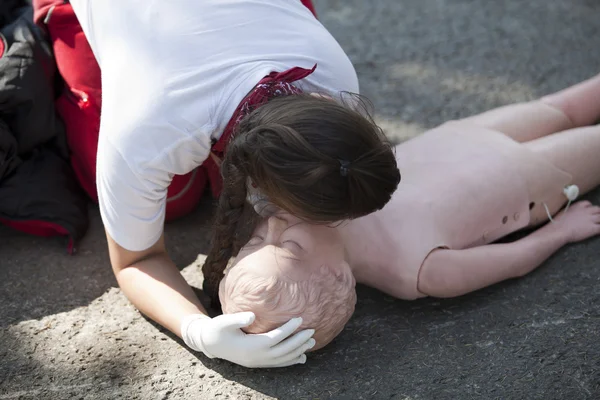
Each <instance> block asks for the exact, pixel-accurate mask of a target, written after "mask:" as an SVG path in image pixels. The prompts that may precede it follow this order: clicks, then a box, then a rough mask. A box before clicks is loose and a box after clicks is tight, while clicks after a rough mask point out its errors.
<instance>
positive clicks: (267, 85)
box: [204, 64, 317, 197]
mask: <svg viewBox="0 0 600 400" xmlns="http://www.w3.org/2000/svg"><path fill="white" fill-rule="evenodd" d="M316 68H317V66H316V64H315V66H314V67H312V69H305V68H300V67H294V68H291V69H288V70H286V71H283V72H271V73H270V74H269V75H267V76H265V77H264V78H263V79H261V80H260V82H258V84H257V85H256V86H255V87H254V89H252V91H250V93H248V95H247V96H246V97H245V98H244V99H243V100H242V102H241V103H240V105H239V106H238V107H237V109H236V110H235V112H234V113H233V116H232V117H231V119H230V120H229V123H228V124H227V126H226V127H225V130H223V134H222V135H221V138H220V139H219V140H218V141H217V142H216V143H214V144H213V146H212V154H214V156H216V157H217V158H218V159H222V158H223V155H224V154H225V150H226V148H227V145H228V144H229V142H230V141H231V139H232V138H233V132H234V129H235V127H236V126H237V124H238V123H239V122H240V121H241V120H242V119H243V118H244V117H245V116H246V115H248V114H249V113H251V112H252V111H254V110H255V109H257V108H258V107H259V106H261V105H263V104H265V103H266V102H267V101H269V100H270V99H273V98H275V97H279V96H288V95H291V94H299V93H302V90H300V89H299V88H298V87H296V86H294V85H292V82H295V81H297V80H300V79H303V78H306V77H307V76H308V75H310V74H312V73H313V72H314V71H315V69H316ZM204 167H205V168H206V170H207V172H208V175H209V179H210V183H211V187H212V192H213V195H214V196H215V197H217V196H219V194H220V193H221V189H222V187H223V183H222V182H221V173H220V171H219V166H218V165H217V163H216V162H215V159H214V158H213V157H210V158H208V159H207V160H206V161H205V162H204Z"/></svg>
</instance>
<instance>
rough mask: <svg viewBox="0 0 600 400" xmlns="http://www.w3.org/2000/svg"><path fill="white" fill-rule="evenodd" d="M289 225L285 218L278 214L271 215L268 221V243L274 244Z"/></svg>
mask: <svg viewBox="0 0 600 400" xmlns="http://www.w3.org/2000/svg"><path fill="white" fill-rule="evenodd" d="M287 227H288V223H287V221H286V220H285V219H283V218H279V217H277V216H274V215H273V216H271V217H269V219H268V221H267V229H268V231H267V237H266V238H265V240H266V241H267V243H270V244H274V243H276V242H277V241H278V240H279V237H280V236H281V234H282V233H283V231H285V230H286V229H287Z"/></svg>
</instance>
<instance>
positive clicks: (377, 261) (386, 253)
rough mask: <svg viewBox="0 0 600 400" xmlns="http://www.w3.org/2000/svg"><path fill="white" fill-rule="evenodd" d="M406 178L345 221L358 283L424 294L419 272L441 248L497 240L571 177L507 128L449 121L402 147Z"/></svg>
mask: <svg viewBox="0 0 600 400" xmlns="http://www.w3.org/2000/svg"><path fill="white" fill-rule="evenodd" d="M396 155H397V160H398V166H399V168H400V173H401V175H402V180H401V182H400V184H399V186H398V190H397V191H396V193H395V194H394V196H393V197H392V199H391V200H390V202H389V203H388V204H387V205H386V206H385V207H384V208H383V209H382V210H380V211H377V212H375V213H373V214H370V215H368V216H366V217H363V218H359V219H356V220H353V221H350V222H346V223H344V224H342V225H340V226H339V227H338V229H339V231H340V233H341V236H342V240H343V241H344V244H345V248H346V256H347V261H348V262H349V264H350V266H351V268H352V269H353V272H354V275H355V277H356V280H357V282H359V283H363V284H366V285H368V286H372V287H374V288H377V289H379V290H381V291H383V292H386V293H388V294H390V295H392V296H395V297H398V298H403V299H415V298H418V297H423V296H424V295H423V294H422V293H420V292H419V291H418V289H417V281H418V274H419V270H420V268H421V265H422V264H423V262H424V260H425V258H426V257H427V255H428V254H429V253H430V252H431V251H433V250H435V249H436V248H449V249H465V248H470V247H474V246H481V245H485V244H488V243H491V242H493V241H495V240H497V239H499V238H501V237H503V236H506V235H508V234H510V233H512V232H515V231H517V230H519V229H522V228H525V227H527V226H529V225H530V224H532V223H534V222H535V221H533V220H532V218H531V216H530V206H531V205H532V204H533V205H534V207H543V206H542V204H543V203H544V202H547V201H549V199H550V198H552V197H553V196H556V193H561V191H562V189H563V188H564V186H566V185H568V184H570V183H571V176H570V175H569V174H566V173H565V172H563V171H561V170H558V169H557V168H556V167H554V166H553V165H552V164H550V163H548V162H547V161H545V160H543V159H541V158H540V157H539V156H538V155H537V154H534V153H532V152H531V151H529V150H528V149H527V148H525V146H523V145H521V144H519V143H516V142H514V141H513V140H512V139H510V138H508V137H506V136H505V135H503V134H501V133H499V132H495V131H491V130H488V129H484V128H481V127H478V126H473V125H470V124H466V123H463V122H449V123H446V124H444V125H442V126H440V127H438V128H435V129H433V130H430V131H428V132H427V133H425V134H423V135H421V136H419V137H417V138H415V139H412V140H409V141H407V142H404V143H403V144H401V145H398V146H396Z"/></svg>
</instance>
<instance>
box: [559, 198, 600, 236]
mask: <svg viewBox="0 0 600 400" xmlns="http://www.w3.org/2000/svg"><path fill="white" fill-rule="evenodd" d="M554 226H555V227H556V228H557V229H559V230H560V231H561V232H562V233H563V234H564V235H565V238H566V240H567V241H568V242H569V243H573V242H579V241H581V240H585V239H588V238H590V237H592V236H595V235H599V234H600V207H598V206H595V205H593V204H592V203H590V202H589V201H579V202H577V203H575V204H573V205H571V207H569V209H568V210H567V211H566V212H565V211H561V212H560V213H559V214H558V216H557V217H556V218H555V219H554Z"/></svg>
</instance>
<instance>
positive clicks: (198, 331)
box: [181, 312, 315, 368]
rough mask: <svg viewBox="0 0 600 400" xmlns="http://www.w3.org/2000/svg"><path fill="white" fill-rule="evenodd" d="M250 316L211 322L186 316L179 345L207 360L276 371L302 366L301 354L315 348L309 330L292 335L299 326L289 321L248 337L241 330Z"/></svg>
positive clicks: (298, 322)
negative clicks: (181, 342) (181, 343)
mask: <svg viewBox="0 0 600 400" xmlns="http://www.w3.org/2000/svg"><path fill="white" fill-rule="evenodd" d="M254 318H255V315H254V313H252V312H241V313H236V314H224V315H219V316H218V317H215V318H210V317H207V316H206V315H202V314H195V315H190V316H188V317H186V318H184V319H183V321H182V323H181V335H182V337H183V341H184V342H185V344H187V345H188V346H189V347H190V348H191V349H193V350H196V351H201V352H202V353H204V354H205V355H206V356H207V357H209V358H222V359H224V360H227V361H230V362H233V363H235V364H239V365H241V366H244V367H248V368H276V367H287V366H290V365H293V364H304V363H305V362H306V355H304V353H305V352H306V351H307V350H309V349H310V348H312V347H313V346H314V345H315V340H314V339H312V335H313V334H314V333H315V331H314V330H313V329H305V330H303V331H300V332H298V333H296V334H295V335H293V336H290V335H292V334H293V333H294V332H295V331H296V329H298V328H299V327H300V325H301V324H302V318H293V319H291V320H290V321H288V322H287V323H285V324H284V325H282V326H281V327H279V328H277V329H274V330H272V331H270V332H267V333H262V334H257V335H250V334H246V333H244V332H243V331H242V330H241V328H244V327H247V326H250V325H251V324H252V323H253V322H254Z"/></svg>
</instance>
